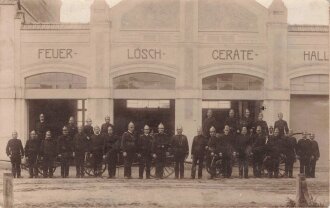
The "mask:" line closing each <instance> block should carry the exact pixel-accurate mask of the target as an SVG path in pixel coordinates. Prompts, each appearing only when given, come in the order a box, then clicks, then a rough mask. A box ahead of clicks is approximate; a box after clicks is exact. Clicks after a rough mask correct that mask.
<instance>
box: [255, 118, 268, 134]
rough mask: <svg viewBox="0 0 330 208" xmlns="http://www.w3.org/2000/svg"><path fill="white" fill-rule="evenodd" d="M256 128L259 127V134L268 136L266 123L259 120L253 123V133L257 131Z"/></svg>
mask: <svg viewBox="0 0 330 208" xmlns="http://www.w3.org/2000/svg"><path fill="white" fill-rule="evenodd" d="M257 126H261V132H262V133H263V134H264V135H265V136H267V135H268V134H269V132H268V124H267V122H266V121H264V120H261V121H260V120H257V121H255V122H254V124H253V128H254V131H256V130H257Z"/></svg>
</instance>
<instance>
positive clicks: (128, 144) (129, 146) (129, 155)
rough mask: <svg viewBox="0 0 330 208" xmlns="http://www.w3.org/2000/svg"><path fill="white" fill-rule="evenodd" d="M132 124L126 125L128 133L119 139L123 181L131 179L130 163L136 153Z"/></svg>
mask: <svg viewBox="0 0 330 208" xmlns="http://www.w3.org/2000/svg"><path fill="white" fill-rule="evenodd" d="M134 129H135V126H134V123H133V122H130V123H129V124H128V131H126V132H124V134H123V136H122V139H121V149H122V150H123V157H124V177H125V179H131V178H132V163H133V160H134V156H135V153H136V137H135V135H134Z"/></svg>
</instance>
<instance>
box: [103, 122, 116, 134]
mask: <svg viewBox="0 0 330 208" xmlns="http://www.w3.org/2000/svg"><path fill="white" fill-rule="evenodd" d="M109 126H111V127H112V129H113V125H112V124H111V123H104V124H102V126H101V134H108V128H109ZM113 130H114V129H113Z"/></svg>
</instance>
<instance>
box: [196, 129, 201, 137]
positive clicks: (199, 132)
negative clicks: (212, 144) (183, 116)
mask: <svg viewBox="0 0 330 208" xmlns="http://www.w3.org/2000/svg"><path fill="white" fill-rule="evenodd" d="M197 135H198V136H200V135H202V129H201V128H198V129H197Z"/></svg>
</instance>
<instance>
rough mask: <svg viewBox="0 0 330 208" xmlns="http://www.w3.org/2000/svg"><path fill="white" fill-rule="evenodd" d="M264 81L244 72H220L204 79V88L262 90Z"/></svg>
mask: <svg viewBox="0 0 330 208" xmlns="http://www.w3.org/2000/svg"><path fill="white" fill-rule="evenodd" d="M263 85H264V81H263V80H262V79H260V78H257V77H253V76H249V75H244V74H218V75H214V76H210V77H207V78H204V79H203V90H262V89H263Z"/></svg>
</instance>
